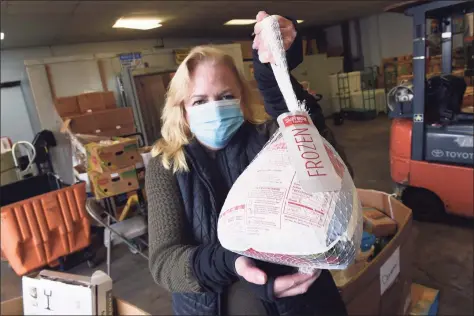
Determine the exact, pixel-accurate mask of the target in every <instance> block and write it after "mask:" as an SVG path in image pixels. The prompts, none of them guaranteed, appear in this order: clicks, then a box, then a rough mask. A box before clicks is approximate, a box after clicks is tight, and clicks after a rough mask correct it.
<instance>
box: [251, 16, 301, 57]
mask: <svg viewBox="0 0 474 316" xmlns="http://www.w3.org/2000/svg"><path fill="white" fill-rule="evenodd" d="M266 17H269V15H268V13H266V12H265V11H260V12H258V14H257V23H256V24H255V26H254V33H255V38H254V40H253V45H252V48H253V49H256V50H257V51H258V58H259V60H260V62H262V63H270V62H273V57H272V56H271V52H270V51H269V50H268V49H267V47H266V45H265V43H264V41H263V40H262V37H261V32H262V23H261V22H262V21H263V19H265V18H266ZM274 17H275V18H276V19H277V20H278V24H279V25H280V32H281V37H282V39H283V46H284V48H285V50H287V49H288V48H290V46H291V44H293V42H294V41H295V38H296V29H295V26H294V24H293V22H291V21H290V20H288V19H285V18H284V17H282V16H280V15H274Z"/></svg>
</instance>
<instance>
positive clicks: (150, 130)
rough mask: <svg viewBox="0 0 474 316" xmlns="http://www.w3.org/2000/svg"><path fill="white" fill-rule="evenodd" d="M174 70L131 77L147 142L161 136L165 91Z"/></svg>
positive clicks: (151, 142) (152, 141)
mask: <svg viewBox="0 0 474 316" xmlns="http://www.w3.org/2000/svg"><path fill="white" fill-rule="evenodd" d="M173 74H174V72H163V73H153V74H146V75H137V76H134V77H133V80H134V82H135V89H136V91H137V97H138V102H139V104H140V106H139V108H140V112H141V116H142V118H143V125H144V128H145V135H146V137H147V142H148V144H150V145H151V144H153V143H154V142H155V141H157V140H158V139H159V138H160V137H161V112H162V110H163V106H164V105H165V98H166V91H167V89H168V85H169V83H170V81H171V78H172V77H173Z"/></svg>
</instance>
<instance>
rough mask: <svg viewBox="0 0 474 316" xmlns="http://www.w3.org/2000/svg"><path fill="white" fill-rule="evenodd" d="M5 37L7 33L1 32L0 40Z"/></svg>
mask: <svg viewBox="0 0 474 316" xmlns="http://www.w3.org/2000/svg"><path fill="white" fill-rule="evenodd" d="M4 38H5V34H3V32H1V33H0V40H2V39H4Z"/></svg>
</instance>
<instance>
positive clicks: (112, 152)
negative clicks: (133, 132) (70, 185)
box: [85, 138, 143, 173]
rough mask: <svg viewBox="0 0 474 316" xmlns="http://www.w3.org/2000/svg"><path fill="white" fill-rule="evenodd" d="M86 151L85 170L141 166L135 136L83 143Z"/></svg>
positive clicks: (111, 169)
mask: <svg viewBox="0 0 474 316" xmlns="http://www.w3.org/2000/svg"><path fill="white" fill-rule="evenodd" d="M85 149H86V152H87V170H88V171H97V172H101V173H102V172H113V171H116V170H119V169H123V168H127V167H130V166H133V167H135V168H141V167H142V166H143V159H142V156H141V155H140V153H139V152H138V141H137V139H136V138H118V139H115V140H107V141H101V142H91V143H88V144H86V145H85Z"/></svg>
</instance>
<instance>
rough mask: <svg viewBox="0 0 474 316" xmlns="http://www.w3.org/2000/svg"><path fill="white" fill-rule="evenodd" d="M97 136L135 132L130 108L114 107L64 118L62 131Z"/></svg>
mask: <svg viewBox="0 0 474 316" xmlns="http://www.w3.org/2000/svg"><path fill="white" fill-rule="evenodd" d="M67 129H69V130H70V131H71V132H72V133H75V134H86V135H97V136H109V137H112V136H123V135H129V134H133V133H135V132H136V128H135V121H134V118H133V110H132V108H128V107H127V108H116V109H113V110H105V111H101V112H96V113H89V114H82V115H78V116H74V117H71V118H69V119H68V120H66V121H65V122H64V124H63V127H62V128H61V130H62V131H64V130H67Z"/></svg>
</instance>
